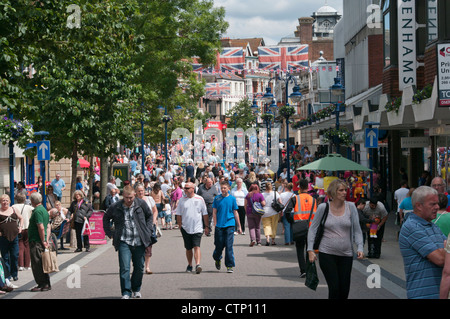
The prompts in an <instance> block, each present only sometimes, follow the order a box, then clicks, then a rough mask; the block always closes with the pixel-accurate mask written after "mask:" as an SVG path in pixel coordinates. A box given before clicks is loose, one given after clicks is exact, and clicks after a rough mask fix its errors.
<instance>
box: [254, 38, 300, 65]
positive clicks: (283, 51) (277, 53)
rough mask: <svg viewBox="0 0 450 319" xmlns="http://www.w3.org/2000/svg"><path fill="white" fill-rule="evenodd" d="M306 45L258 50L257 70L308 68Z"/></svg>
mask: <svg viewBox="0 0 450 319" xmlns="http://www.w3.org/2000/svg"><path fill="white" fill-rule="evenodd" d="M308 48H309V47H308V45H306V44H305V45H300V46H269V47H259V48H258V57H259V58H258V59H259V68H260V69H263V70H281V71H286V70H291V69H298V68H304V67H306V66H308Z"/></svg>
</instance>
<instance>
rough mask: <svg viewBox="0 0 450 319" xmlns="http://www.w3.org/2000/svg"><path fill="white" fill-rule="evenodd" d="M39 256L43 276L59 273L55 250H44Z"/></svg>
mask: <svg viewBox="0 0 450 319" xmlns="http://www.w3.org/2000/svg"><path fill="white" fill-rule="evenodd" d="M41 256H42V269H43V271H44V273H45V274H50V273H53V272H58V271H59V268H58V261H57V259H56V251H55V250H53V249H45V250H44V251H43V252H42V255H41Z"/></svg>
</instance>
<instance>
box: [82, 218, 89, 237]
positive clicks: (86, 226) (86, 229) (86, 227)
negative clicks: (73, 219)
mask: <svg viewBox="0 0 450 319" xmlns="http://www.w3.org/2000/svg"><path fill="white" fill-rule="evenodd" d="M90 234H91V226H89V221H88V220H87V219H85V220H84V225H83V229H82V230H81V236H86V235H87V236H89V235H90Z"/></svg>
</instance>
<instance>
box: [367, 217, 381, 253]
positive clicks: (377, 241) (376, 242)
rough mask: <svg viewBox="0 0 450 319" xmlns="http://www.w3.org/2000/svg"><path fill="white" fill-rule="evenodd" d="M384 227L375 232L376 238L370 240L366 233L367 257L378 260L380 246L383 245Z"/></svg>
mask: <svg viewBox="0 0 450 319" xmlns="http://www.w3.org/2000/svg"><path fill="white" fill-rule="evenodd" d="M384 225H385V224H383V226H381V227H380V229H379V230H378V231H377V238H371V237H370V236H369V233H367V245H368V248H369V253H368V255H367V257H369V258H380V255H381V244H382V243H383V236H384Z"/></svg>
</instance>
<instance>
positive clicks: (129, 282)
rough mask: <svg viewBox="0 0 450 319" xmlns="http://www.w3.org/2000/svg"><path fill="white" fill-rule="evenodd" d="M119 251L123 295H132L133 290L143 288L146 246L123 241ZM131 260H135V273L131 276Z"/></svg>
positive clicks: (136, 290)
mask: <svg viewBox="0 0 450 319" xmlns="http://www.w3.org/2000/svg"><path fill="white" fill-rule="evenodd" d="M118 251H119V273H120V291H121V292H122V296H123V295H128V296H131V293H132V292H138V291H140V290H141V285H142V277H143V275H144V261H145V258H144V256H145V247H144V245H141V246H130V245H128V244H127V243H125V242H123V241H122V242H120V245H119V249H118ZM131 262H133V274H131V277H130V273H131Z"/></svg>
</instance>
